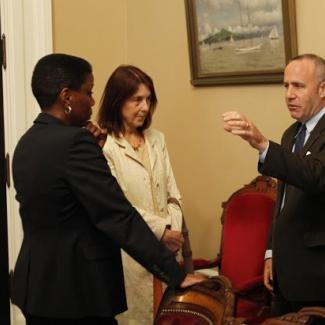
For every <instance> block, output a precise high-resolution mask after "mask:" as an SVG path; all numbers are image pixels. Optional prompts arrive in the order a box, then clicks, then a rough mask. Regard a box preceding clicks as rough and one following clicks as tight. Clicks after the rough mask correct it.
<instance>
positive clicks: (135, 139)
mask: <svg viewBox="0 0 325 325" xmlns="http://www.w3.org/2000/svg"><path fill="white" fill-rule="evenodd" d="M124 138H125V139H126V141H127V142H128V143H129V144H130V145H131V147H132V148H133V150H139V148H140V147H141V146H142V144H143V143H144V139H143V137H142V136H141V135H138V136H132V137H130V136H129V137H128V136H124Z"/></svg>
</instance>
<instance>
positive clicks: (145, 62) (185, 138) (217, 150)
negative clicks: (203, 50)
mask: <svg viewBox="0 0 325 325" xmlns="http://www.w3.org/2000/svg"><path fill="white" fill-rule="evenodd" d="M52 2H53V30H54V37H53V39H54V50H55V52H68V53H72V54H76V55H80V56H83V57H85V58H87V59H88V60H89V61H90V62H92V63H93V66H94V72H95V78H96V89H95V97H96V99H97V100H99V98H100V94H101V92H102V90H103V87H104V84H105V81H106V79H107V77H108V75H109V74H110V73H111V72H112V70H113V69H114V68H115V67H116V66H117V65H118V64H121V63H126V62H127V63H131V64H135V65H137V66H139V67H141V68H142V69H144V70H145V71H146V72H147V73H149V74H150V75H151V76H152V77H153V79H154V81H155V85H156V90H157V94H158V99H159V105H158V109H157V112H156V115H155V117H154V126H155V127H157V128H159V129H160V130H162V131H163V132H164V133H165V135H166V138H167V141H168V148H169V152H170V156H171V160H172V164H173V168H174V172H175V175H176V179H177V182H178V186H179V188H180V190H181V192H182V195H183V200H184V205H185V214H186V217H187V220H188V226H189V228H190V233H191V240H192V248H193V252H194V255H195V256H204V257H213V256H215V255H216V253H217V250H218V247H219V240H220V222H219V217H220V214H221V208H220V205H221V202H222V201H223V200H225V199H227V197H228V196H229V195H230V194H231V193H232V192H233V191H234V190H236V189H237V188H238V187H240V186H241V185H243V184H246V183H248V182H249V181H250V180H251V179H252V178H253V177H255V175H257V171H256V165H257V154H256V152H255V151H254V150H252V149H250V148H249V147H248V145H246V143H244V142H243V141H241V140H240V139H238V138H235V137H233V136H230V135H229V134H226V133H225V132H224V131H223V130H222V122H221V114H222V112H224V111H227V110H240V111H241V112H242V113H244V114H245V115H247V116H248V117H250V118H251V119H253V121H254V122H255V124H256V125H257V126H258V127H260V129H261V130H263V132H264V133H265V135H266V136H267V137H269V138H270V139H273V140H276V141H278V140H279V139H280V137H281V133H282V131H283V130H284V128H286V127H287V125H289V123H291V120H290V118H289V116H288V114H287V112H286V107H285V105H284V101H283V89H282V86H281V85H253V86H252V85H251V86H219V87H209V88H194V87H192V86H191V84H190V82H189V80H190V70H189V58H188V45H187V33H186V21H185V9H184V1H183V0H136V1H134V0H95V1H94V0H69V1H66V0H52ZM296 6H297V15H296V16H297V33H298V49H299V53H303V52H315V53H318V54H320V55H322V56H325V42H323V41H320V40H322V39H323V36H324V32H323V30H324V28H323V23H322V21H323V12H325V1H324V0H296Z"/></svg>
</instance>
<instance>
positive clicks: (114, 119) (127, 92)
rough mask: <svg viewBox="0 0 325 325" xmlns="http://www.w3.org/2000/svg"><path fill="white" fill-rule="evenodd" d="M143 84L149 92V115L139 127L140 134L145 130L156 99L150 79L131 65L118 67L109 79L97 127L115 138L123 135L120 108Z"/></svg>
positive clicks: (149, 121) (148, 124)
mask: <svg viewBox="0 0 325 325" xmlns="http://www.w3.org/2000/svg"><path fill="white" fill-rule="evenodd" d="M141 84H144V85H145V86H147V87H148V89H149V91H150V106H149V113H148V115H147V116H146V119H145V121H144V123H143V125H142V126H141V127H139V128H138V130H139V131H140V132H142V131H143V130H145V129H147V128H148V127H149V126H150V124H151V120H152V115H153V113H154V110H155V108H156V105H157V97H156V92H155V88H154V85H153V81H152V79H151V78H150V77H149V76H148V75H147V74H146V73H145V72H143V71H142V70H141V69H139V68H137V67H135V66H133V65H120V66H119V67H118V68H117V69H116V70H115V71H114V72H113V73H112V75H111V76H110V77H109V79H108V81H107V83H106V86H105V90H104V93H103V96H102V98H101V102H100V107H99V111H98V118H97V120H98V125H99V126H100V127H102V128H105V129H107V131H108V133H110V134H114V135H115V136H116V137H119V136H120V133H124V131H125V130H124V126H123V118H122V107H123V105H124V103H125V102H126V101H127V100H128V99H129V98H130V97H132V95H133V94H134V93H135V92H136V91H137V90H138V89H139V86H140V85H141Z"/></svg>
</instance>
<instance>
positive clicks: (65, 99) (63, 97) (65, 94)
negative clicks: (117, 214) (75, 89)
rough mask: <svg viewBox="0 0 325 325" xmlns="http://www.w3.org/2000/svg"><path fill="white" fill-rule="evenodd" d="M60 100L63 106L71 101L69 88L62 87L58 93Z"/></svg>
mask: <svg viewBox="0 0 325 325" xmlns="http://www.w3.org/2000/svg"><path fill="white" fill-rule="evenodd" d="M59 98H60V101H61V102H62V104H63V105H64V107H66V106H68V105H70V101H71V90H70V89H69V88H63V89H62V90H61V91H60V94H59Z"/></svg>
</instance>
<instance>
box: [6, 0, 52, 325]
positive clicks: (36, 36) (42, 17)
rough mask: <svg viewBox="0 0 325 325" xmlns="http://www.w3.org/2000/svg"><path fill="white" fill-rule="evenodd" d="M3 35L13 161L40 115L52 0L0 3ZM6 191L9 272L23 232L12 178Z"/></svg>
mask: <svg viewBox="0 0 325 325" xmlns="http://www.w3.org/2000/svg"><path fill="white" fill-rule="evenodd" d="M0 10H1V31H2V33H3V34H5V35H6V62H7V68H6V69H4V68H3V67H2V77H3V109H4V135H5V152H6V153H8V154H9V156H10V164H11V158H12V155H13V151H14V148H15V146H16V144H17V142H18V140H19V138H20V137H21V135H22V134H23V133H24V132H25V131H26V130H27V129H28V128H29V127H30V126H31V125H32V122H33V120H34V118H35V117H36V116H37V114H38V113H39V108H38V105H37V103H36V101H35V99H34V98H33V95H32V92H31V89H30V80H31V75H32V71H33V67H34V65H35V63H36V62H37V60H38V59H39V58H40V57H42V56H43V55H45V54H48V53H52V48H53V46H52V2H51V0H0ZM10 181H11V182H10V183H11V185H10V187H7V193H6V196H7V226H8V253H9V256H8V258H9V269H10V270H12V269H13V268H14V265H15V261H16V258H17V255H18V252H19V249H20V245H21V241H22V238H23V232H22V227H21V221H20V217H19V211H18V204H17V202H16V200H15V191H14V188H13V185H12V175H10ZM10 318H11V325H23V324H25V320H24V317H23V316H22V314H21V313H20V312H19V310H18V308H16V307H15V306H13V305H12V304H11V306H10Z"/></svg>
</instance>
